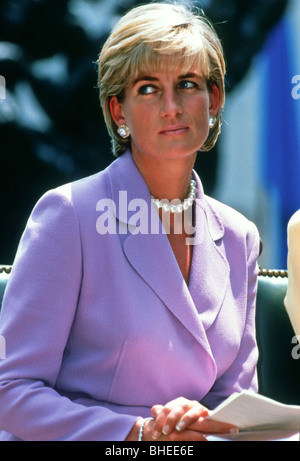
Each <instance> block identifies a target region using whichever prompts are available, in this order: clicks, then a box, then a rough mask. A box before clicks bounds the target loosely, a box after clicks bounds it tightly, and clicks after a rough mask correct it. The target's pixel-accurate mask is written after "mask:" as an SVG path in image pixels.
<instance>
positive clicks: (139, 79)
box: [132, 75, 158, 85]
mask: <svg viewBox="0 0 300 461" xmlns="http://www.w3.org/2000/svg"><path fill="white" fill-rule="evenodd" d="M142 81H147V82H158V78H156V77H152V76H150V75H140V76H139V77H137V78H136V79H135V80H134V81H133V83H132V84H133V85H135V84H136V83H138V82H142Z"/></svg>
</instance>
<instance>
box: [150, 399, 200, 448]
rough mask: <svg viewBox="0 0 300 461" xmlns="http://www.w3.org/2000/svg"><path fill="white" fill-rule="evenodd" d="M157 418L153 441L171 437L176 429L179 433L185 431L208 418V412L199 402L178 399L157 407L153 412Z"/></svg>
mask: <svg viewBox="0 0 300 461" xmlns="http://www.w3.org/2000/svg"><path fill="white" fill-rule="evenodd" d="M151 413H152V416H153V417H154V418H155V422H154V427H153V439H154V440H157V439H158V438H160V437H161V435H162V434H163V435H165V436H167V435H169V434H170V433H171V432H172V431H173V430H174V429H175V428H176V427H177V430H178V432H181V431H183V430H184V429H185V428H187V427H188V426H189V425H190V424H192V423H193V422H196V421H197V420H199V418H201V417H205V416H208V414H209V412H208V410H207V409H206V408H205V407H203V406H202V405H201V404H200V403H199V402H197V401H191V400H188V399H185V398H182V397H181V398H178V399H175V400H172V401H171V402H169V403H167V404H166V405H165V406H161V405H156V406H154V407H153V408H152V410H151Z"/></svg>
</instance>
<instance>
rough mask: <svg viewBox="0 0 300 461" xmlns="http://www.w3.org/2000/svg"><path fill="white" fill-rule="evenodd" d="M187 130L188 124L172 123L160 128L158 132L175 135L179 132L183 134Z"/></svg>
mask: <svg viewBox="0 0 300 461" xmlns="http://www.w3.org/2000/svg"><path fill="white" fill-rule="evenodd" d="M188 130H189V127H188V126H183V125H174V126H169V127H167V128H165V129H164V130H161V131H160V132H159V134H163V135H165V136H177V135H181V134H185V133H186V132H187V131H188Z"/></svg>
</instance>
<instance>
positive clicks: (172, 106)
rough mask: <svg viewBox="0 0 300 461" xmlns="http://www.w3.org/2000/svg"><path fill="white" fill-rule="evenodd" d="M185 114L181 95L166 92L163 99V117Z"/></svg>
mask: <svg viewBox="0 0 300 461" xmlns="http://www.w3.org/2000/svg"><path fill="white" fill-rule="evenodd" d="M182 113H183V108H182V103H181V99H180V96H179V94H178V93H177V92H176V91H174V90H172V91H166V92H165V93H164V94H163V95H162V98H161V110H160V116H161V117H175V116H177V115H180V114H182Z"/></svg>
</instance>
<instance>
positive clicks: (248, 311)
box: [202, 222, 260, 408]
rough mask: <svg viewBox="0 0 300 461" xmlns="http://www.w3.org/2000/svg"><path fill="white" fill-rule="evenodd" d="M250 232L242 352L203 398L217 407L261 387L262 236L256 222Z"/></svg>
mask: <svg viewBox="0 0 300 461" xmlns="http://www.w3.org/2000/svg"><path fill="white" fill-rule="evenodd" d="M248 223H249V226H250V227H249V226H248V232H247V235H246V239H245V244H244V248H245V278H244V280H245V287H244V290H243V292H244V297H245V299H244V302H243V304H242V305H243V311H244V312H245V314H244V315H243V314H242V312H240V313H239V315H238V317H239V318H244V319H245V320H244V328H243V330H242V332H241V333H242V334H241V342H240V347H239V352H238V354H237V356H236V358H235V360H234V361H233V363H232V365H231V367H230V368H228V370H226V372H225V373H224V374H223V375H222V376H220V377H219V378H218V379H217V380H216V382H215V384H214V386H213V388H212V389H211V391H210V392H209V394H208V396H207V397H206V398H205V399H204V400H203V402H202V403H203V404H204V405H206V406H207V407H208V408H216V407H217V406H218V405H219V404H221V403H222V402H223V401H224V400H225V399H226V398H228V397H229V396H230V395H231V394H233V393H235V392H241V391H242V390H244V389H248V390H252V391H254V392H257V391H258V382H257V369H256V366H257V360H258V348H257V343H256V327H255V312H256V294H257V275H258V264H257V259H258V256H259V252H260V238H259V233H258V230H257V228H256V226H255V225H254V224H253V223H252V222H248Z"/></svg>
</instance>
